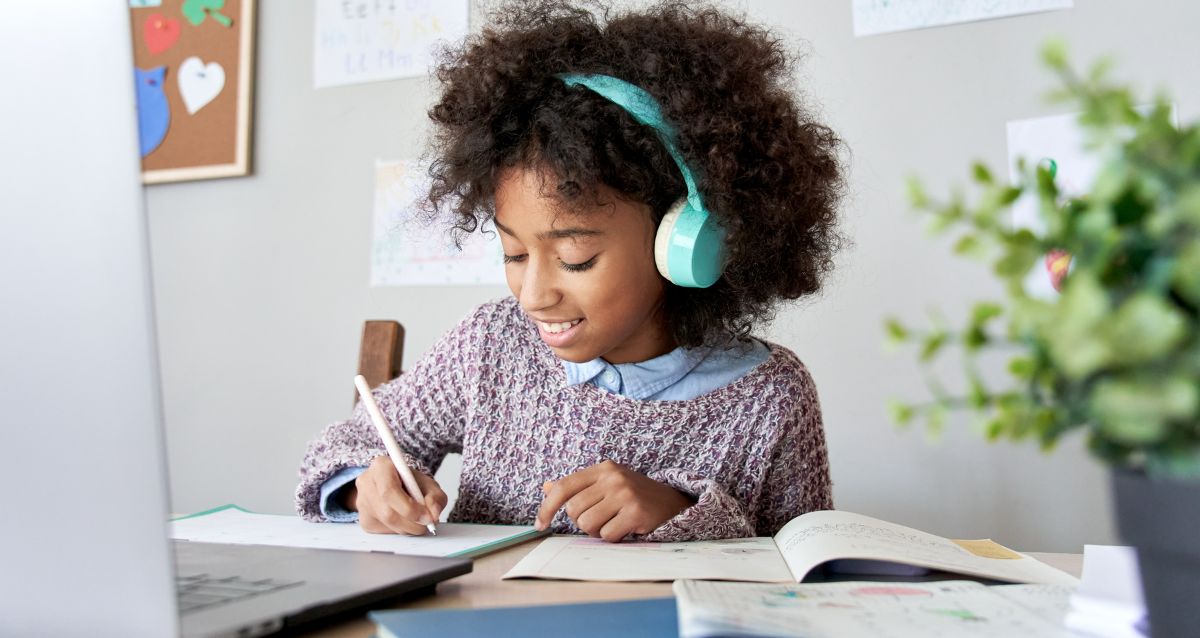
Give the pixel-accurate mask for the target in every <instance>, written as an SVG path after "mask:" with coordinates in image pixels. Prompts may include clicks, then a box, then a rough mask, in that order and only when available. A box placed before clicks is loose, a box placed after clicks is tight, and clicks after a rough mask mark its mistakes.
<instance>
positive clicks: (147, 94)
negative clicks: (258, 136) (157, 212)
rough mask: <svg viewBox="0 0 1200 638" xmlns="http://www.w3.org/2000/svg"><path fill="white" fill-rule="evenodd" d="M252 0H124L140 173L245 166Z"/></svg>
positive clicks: (152, 177)
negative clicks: (130, 37) (134, 89)
mask: <svg viewBox="0 0 1200 638" xmlns="http://www.w3.org/2000/svg"><path fill="white" fill-rule="evenodd" d="M254 14H255V0H129V16H130V21H131V27H132V35H133V63H134V67H135V69H134V80H135V83H136V87H137V107H138V137H139V140H138V141H139V149H140V152H141V156H142V181H143V182H145V183H147V184H157V183H162V182H178V181H185V180H196V179H210V178H216V177H235V176H239V175H249V174H250V150H251V149H250V126H251V109H252V106H253V102H252V93H253V72H254Z"/></svg>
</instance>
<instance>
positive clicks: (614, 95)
mask: <svg viewBox="0 0 1200 638" xmlns="http://www.w3.org/2000/svg"><path fill="white" fill-rule="evenodd" d="M556 77H558V78H559V79H561V80H562V81H563V82H565V83H566V84H567V86H576V85H578V86H582V87H585V88H588V89H591V90H592V91H593V92H595V93H598V94H600V95H601V96H602V97H604V98H606V99H608V100H609V101H610V102H613V103H614V104H616V105H617V106H620V107H622V108H624V109H625V110H626V111H628V112H629V114H630V115H632V116H633V119H635V120H637V121H639V122H641V123H642V124H645V125H647V126H649V127H651V128H653V129H654V132H655V133H657V134H658V139H659V140H660V141H662V144H663V146H665V147H666V148H667V152H668V153H670V154H671V159H673V160H675V164H676V166H678V167H679V172H680V173H683V182H684V184H686V185H687V199H688V203H689V204H691V206H692V208H694V209H696V210H702V209H704V200H703V198H701V197H700V189H698V188H697V187H696V179H695V177H693V175H692V169H691V168H689V167H688V165H687V162H685V161H684V160H683V153H681V152H680V151H679V145H678V139H679V133H678V132H677V131H676V130H675V127H674V126H672V125H671V123H670V122H668V121H667V119H666V118H665V117H663V114H662V109H661V108H660V107H659V106H658V101H657V100H655V99H654V96H652V95H650V94H649V93H647V92H646V91H645V89H643V88H641V87H639V86H636V85H633V84H630V83H629V82H626V81H625V80H622V79H619V78H614V77H612V76H611V75H600V74H595V73H559V74H558V75H557V76H556Z"/></svg>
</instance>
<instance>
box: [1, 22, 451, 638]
mask: <svg viewBox="0 0 1200 638" xmlns="http://www.w3.org/2000/svg"><path fill="white" fill-rule="evenodd" d="M128 7H129V0H103V1H100V0H92V1H89V2H78V1H75V0H38V1H37V2H20V3H13V4H12V5H11V6H8V7H6V14H5V19H4V20H3V21H0V41H3V42H4V43H5V51H6V52H8V53H9V55H5V56H0V79H2V80H3V84H4V94H5V97H4V99H3V100H0V142H2V143H0V176H2V177H0V180H2V181H3V187H2V188H0V295H2V296H0V299H2V300H3V301H0V419H2V422H3V427H2V428H0V481H2V482H3V487H4V492H5V496H6V498H5V501H6V502H5V506H4V514H3V516H0V635H4V636H76V635H79V636H82V635H87V636H122V637H138V636H153V637H158V636H176V635H184V636H191V635H197V636H210V635H211V636H224V635H229V636H254V635H260V634H264V633H270V632H273V631H276V630H278V629H281V628H286V627H293V626H303V625H304V624H305V623H310V622H314V621H318V620H321V619H324V618H328V617H329V616H330V615H331V614H338V613H341V612H346V611H350V610H357V609H362V608H364V607H365V606H369V605H372V604H376V603H379V602H380V601H382V600H384V599H388V598H393V597H395V596H398V595H401V594H405V593H409V592H420V591H426V590H429V589H430V588H432V587H433V586H434V584H435V583H437V582H439V581H441V580H444V579H447V578H450V577H453V576H456V575H459V574H464V573H467V572H469V571H470V570H471V563H470V561H468V560H464V559H450V558H433V557H416V556H412V557H408V556H394V555H386V554H374V553H365V554H364V553H358V552H340V551H332V550H303V549H292V548H277V547H251V546H224V545H209V544H196V543H180V544H178V545H176V546H173V545H172V544H171V542H170V541H169V540H168V537H167V519H168V490H167V471H166V469H167V468H166V461H165V458H166V456H165V453H164V448H163V430H162V410H161V405H160V392H159V385H158V370H157V354H156V350H155V330H154V317H153V302H152V297H151V291H152V287H151V280H150V268H149V252H148V246H147V224H146V213H145V208H144V201H143V193H142V188H141V181H140V165H139V152H138V141H137V125H136V120H135V107H134V91H133V66H132V54H131V51H132V49H131V44H130V24H129V14H128ZM168 188H169V187H168ZM173 555H174V556H173ZM176 559H177V562H176Z"/></svg>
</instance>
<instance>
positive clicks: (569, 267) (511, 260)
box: [504, 254, 599, 272]
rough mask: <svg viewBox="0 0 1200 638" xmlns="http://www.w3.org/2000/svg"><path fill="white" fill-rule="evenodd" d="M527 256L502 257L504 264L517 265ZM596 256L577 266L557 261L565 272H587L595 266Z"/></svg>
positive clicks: (506, 255)
mask: <svg viewBox="0 0 1200 638" xmlns="http://www.w3.org/2000/svg"><path fill="white" fill-rule="evenodd" d="M528 256H529V255H508V254H505V255H504V263H505V264H519V263H522V262H524V261H525V258H526V257H528ZM598 256H599V255H594V256H592V258H591V259H589V260H587V261H585V262H581V263H578V264H571V263H567V262H565V261H563V260H561V259H560V260H558V265H559V267H561V268H562V269H563V270H565V271H567V272H583V271H585V270H588V269H589V268H591V267H592V266H595V265H596V257H598Z"/></svg>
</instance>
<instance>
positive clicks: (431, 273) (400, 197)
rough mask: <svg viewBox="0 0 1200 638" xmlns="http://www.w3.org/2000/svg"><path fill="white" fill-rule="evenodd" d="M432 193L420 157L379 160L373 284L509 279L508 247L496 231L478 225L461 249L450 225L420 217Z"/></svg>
mask: <svg viewBox="0 0 1200 638" xmlns="http://www.w3.org/2000/svg"><path fill="white" fill-rule="evenodd" d="M428 193H429V178H428V177H427V175H426V172H425V169H424V167H423V166H421V165H420V164H419V163H418V162H416V161H415V160H396V161H389V160H378V161H376V162H375V210H374V221H373V237H372V241H371V285H372V286H447V285H502V284H504V283H505V281H504V252H503V250H502V249H501V247H500V240H499V238H498V237H497V235H496V234H495V232H492V233H490V236H485V235H483V234H481V233H479V232H478V231H476V232H475V233H473V234H472V235H471V236H470V237H469V238H468V239H467V241H466V242H464V244H463V247H462V249H461V250H459V249H458V248H457V247H455V246H454V243H453V241H452V238H451V237H450V235H448V234H447V232H446V231H447V229H448V226H447V225H445V224H443V225H427V224H425V223H423V222H421V221H420V220H419V219H417V218H415V217H414V214H415V212H416V211H417V206H416V202H417V201H418V200H419V199H420V198H421V197H424V196H426V195H427V194H428Z"/></svg>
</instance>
